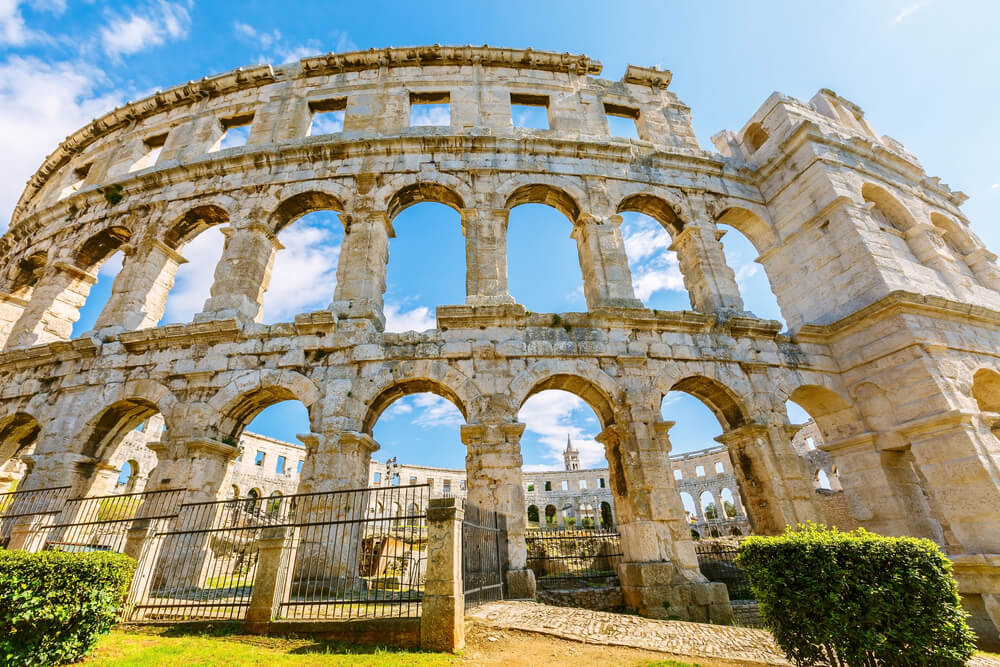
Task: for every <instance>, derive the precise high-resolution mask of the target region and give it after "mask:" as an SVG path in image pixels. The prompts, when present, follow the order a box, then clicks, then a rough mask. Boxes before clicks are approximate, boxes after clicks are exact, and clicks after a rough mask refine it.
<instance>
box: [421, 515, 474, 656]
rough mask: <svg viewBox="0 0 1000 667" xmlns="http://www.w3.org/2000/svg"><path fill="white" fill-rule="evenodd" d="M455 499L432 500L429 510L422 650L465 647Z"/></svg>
mask: <svg viewBox="0 0 1000 667" xmlns="http://www.w3.org/2000/svg"><path fill="white" fill-rule="evenodd" d="M464 518H465V510H464V509H462V506H461V504H460V502H459V501H458V500H457V499H456V498H433V499H431V501H430V504H429V505H428V507H427V549H428V556H427V576H426V579H425V580H424V598H423V603H422V608H421V612H420V648H422V649H424V650H425V651H446V652H449V653H450V652H453V651H460V650H461V649H462V648H463V647H465V594H464V593H463V585H462V521H463V519H464Z"/></svg>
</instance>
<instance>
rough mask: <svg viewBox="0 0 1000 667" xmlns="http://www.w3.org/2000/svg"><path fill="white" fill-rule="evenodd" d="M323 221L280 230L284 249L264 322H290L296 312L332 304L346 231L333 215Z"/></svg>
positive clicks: (277, 261) (273, 274)
mask: <svg viewBox="0 0 1000 667" xmlns="http://www.w3.org/2000/svg"><path fill="white" fill-rule="evenodd" d="M316 215H319V214H316ZM324 215H328V214H324ZM320 220H321V221H322V222H317V223H312V222H311V221H309V220H306V219H303V220H299V221H297V222H294V223H292V224H291V225H289V226H288V227H286V228H285V229H283V230H282V231H281V234H280V235H279V239H280V240H281V243H282V245H284V246H285V249H284V250H281V251H279V252H278V255H277V257H275V260H274V268H273V270H272V271H271V284H270V286H269V287H268V290H267V293H266V294H265V295H264V314H263V321H264V322H266V323H273V322H290V321H292V320H293V319H294V316H295V315H296V313H305V312H310V311H313V310H319V309H321V308H326V307H327V306H328V305H329V304H330V302H331V301H333V290H334V287H335V286H336V284H337V261H338V259H339V258H340V243H341V241H342V240H343V232H342V231H341V229H339V227H340V222H339V221H338V220H336V219H335V218H333V216H332V215H329V218H326V217H324V218H321V219H320Z"/></svg>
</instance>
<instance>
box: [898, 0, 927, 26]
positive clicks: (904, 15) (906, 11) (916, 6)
mask: <svg viewBox="0 0 1000 667" xmlns="http://www.w3.org/2000/svg"><path fill="white" fill-rule="evenodd" d="M928 4H930V3H929V2H927V1H926V0H925V1H924V2H915V3H913V4H912V5H908V6H906V7H904V8H903V9H902V10H900V12H899V13H898V14H896V16H895V17H894V18H893V19H892V25H899V24H900V23H902V22H903V21H905V20H906V19H908V18H909V17H911V16H913V15H914V14H916V13H917V12H919V11H920V10H921V9H923V8H924V7H926V6H927V5H928Z"/></svg>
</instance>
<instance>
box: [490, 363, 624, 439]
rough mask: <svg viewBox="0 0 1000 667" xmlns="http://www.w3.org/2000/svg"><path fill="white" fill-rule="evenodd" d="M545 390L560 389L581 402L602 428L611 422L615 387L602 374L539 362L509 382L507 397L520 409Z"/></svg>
mask: <svg viewBox="0 0 1000 667" xmlns="http://www.w3.org/2000/svg"><path fill="white" fill-rule="evenodd" d="M548 389H561V390H562V391H568V392H569V393H571V394H574V395H576V396H578V397H580V398H581V399H583V401H584V402H585V403H586V404H587V405H589V406H590V407H591V409H592V410H593V411H594V412H595V413H596V414H597V417H598V418H599V419H600V420H601V428H602V429H604V428H607V427H608V426H611V425H613V424H614V423H615V397H616V396H617V394H618V386H617V384H616V383H615V381H614V379H613V378H611V376H609V375H607V374H606V373H604V371H601V370H598V369H593V368H588V367H586V366H579V367H577V366H576V364H574V363H572V362H568V363H567V362H559V361H556V360H551V361H542V362H539V363H537V364H535V365H533V366H531V367H529V368H527V369H525V370H524V371H522V372H521V373H520V374H519V375H518V376H517V377H515V378H514V379H513V380H512V381H511V383H510V387H509V396H510V397H511V402H512V404H513V405H516V406H517V407H518V409H520V407H521V406H522V405H524V403H525V401H527V400H528V399H529V398H531V397H532V396H534V395H535V394H537V393H538V392H540V391H545V390H548Z"/></svg>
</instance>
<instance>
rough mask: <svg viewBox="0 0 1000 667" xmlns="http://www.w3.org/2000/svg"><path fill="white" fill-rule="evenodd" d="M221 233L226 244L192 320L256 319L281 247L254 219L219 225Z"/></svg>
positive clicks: (269, 231) (243, 320)
mask: <svg viewBox="0 0 1000 667" xmlns="http://www.w3.org/2000/svg"><path fill="white" fill-rule="evenodd" d="M222 233H223V234H225V236H226V243H225V246H224V248H223V250H222V258H221V259H220V260H219V263H218V265H216V267H215V281H214V282H213V283H212V291H211V296H210V297H209V298H208V300H207V301H205V306H204V307H203V308H202V311H201V312H200V313H198V314H197V315H195V316H194V321H195V322H207V321H211V320H221V319H228V318H236V319H238V320H240V321H241V322H259V321H260V318H261V306H262V305H263V297H264V292H266V291H267V286H268V283H270V281H271V268H272V267H273V266H274V256H275V254H276V253H277V252H278V251H279V250H281V249H282V247H283V246H282V245H281V243H280V242H279V241H278V238H277V237H276V236H275V235H274V233H273V232H272V231H271V230H270V229H268V227H267V226H265V225H263V224H260V223H256V222H254V223H246V224H242V225H240V226H238V227H235V228H230V227H227V228H223V229H222Z"/></svg>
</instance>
